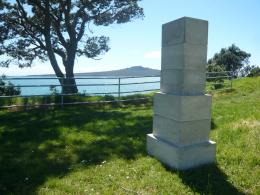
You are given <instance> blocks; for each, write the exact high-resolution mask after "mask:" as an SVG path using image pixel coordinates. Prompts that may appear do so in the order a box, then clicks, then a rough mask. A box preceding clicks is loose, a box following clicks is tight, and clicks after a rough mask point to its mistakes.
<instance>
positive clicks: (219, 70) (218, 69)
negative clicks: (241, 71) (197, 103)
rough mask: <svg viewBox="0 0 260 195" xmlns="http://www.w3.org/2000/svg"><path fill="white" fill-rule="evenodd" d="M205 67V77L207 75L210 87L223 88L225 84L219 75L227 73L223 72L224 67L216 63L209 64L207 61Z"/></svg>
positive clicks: (213, 88)
mask: <svg viewBox="0 0 260 195" xmlns="http://www.w3.org/2000/svg"><path fill="white" fill-rule="evenodd" d="M206 69H207V77H209V78H208V79H207V81H208V82H210V84H211V89H212V90H215V89H221V88H223V87H224V86H225V85H224V78H221V76H226V75H227V74H226V73H225V68H224V67H223V66H222V65H218V64H216V63H210V64H209V63H208V64H207V67H206ZM210 77H212V78H210ZM215 77H216V78H215ZM217 77H219V78H217Z"/></svg>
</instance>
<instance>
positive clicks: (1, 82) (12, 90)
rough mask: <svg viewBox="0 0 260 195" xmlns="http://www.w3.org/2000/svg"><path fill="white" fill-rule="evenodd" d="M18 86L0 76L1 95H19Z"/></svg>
mask: <svg viewBox="0 0 260 195" xmlns="http://www.w3.org/2000/svg"><path fill="white" fill-rule="evenodd" d="M20 94H21V89H20V87H16V86H14V85H13V84H12V83H11V82H8V81H6V77H5V76H2V77H0V95H1V96H13V95H20Z"/></svg>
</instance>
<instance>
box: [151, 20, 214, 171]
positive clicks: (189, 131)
mask: <svg viewBox="0 0 260 195" xmlns="http://www.w3.org/2000/svg"><path fill="white" fill-rule="evenodd" d="M207 43H208V22H207V21H204V20H198V19H193V18H187V17H184V18H181V19H178V20H175V21H173V22H169V23H167V24H164V25H163V27H162V60H161V92H159V93H157V94H155V96H154V117H153V133H152V134H148V135H147V151H148V153H149V154H150V155H152V156H154V157H156V158H157V159H159V160H160V161H161V162H163V163H165V164H167V165H168V166H170V167H173V168H176V169H180V170H183V169H188V168H192V167H196V166H199V165H202V164H207V163H212V162H214V160H215V153H216V144H215V142H213V141H210V140H209V132H210V123H211V101H212V100H211V96H210V95H205V94H204V91H205V83H206V63H207Z"/></svg>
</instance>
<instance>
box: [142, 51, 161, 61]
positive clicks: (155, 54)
mask: <svg viewBox="0 0 260 195" xmlns="http://www.w3.org/2000/svg"><path fill="white" fill-rule="evenodd" d="M144 58H146V59H158V58H161V51H159V50H156V51H149V52H146V53H145V54H144Z"/></svg>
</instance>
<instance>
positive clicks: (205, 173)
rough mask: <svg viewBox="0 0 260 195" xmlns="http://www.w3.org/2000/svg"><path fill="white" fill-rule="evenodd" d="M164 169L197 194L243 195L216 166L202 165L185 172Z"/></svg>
mask: <svg viewBox="0 0 260 195" xmlns="http://www.w3.org/2000/svg"><path fill="white" fill-rule="evenodd" d="M166 169H167V170H168V171H170V172H172V173H174V174H177V175H178V176H179V177H180V178H181V180H182V182H183V184H185V185H186V186H188V187H189V188H190V189H192V191H193V192H197V193H199V194H228V195H233V194H234V195H239V194H244V193H242V192H241V191H239V190H238V189H237V188H236V187H235V186H233V185H232V184H231V183H230V182H229V181H228V177H227V175H226V174H225V173H224V172H223V171H222V170H221V169H220V168H219V167H218V166H217V164H209V165H204V166H200V167H197V168H194V169H188V170H185V171H177V170H171V169H170V168H169V167H166Z"/></svg>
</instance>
